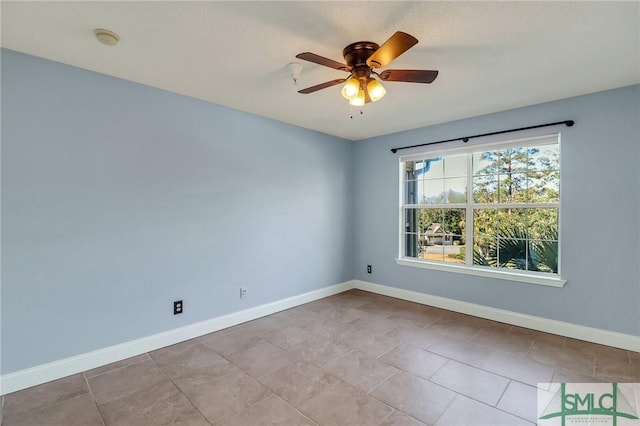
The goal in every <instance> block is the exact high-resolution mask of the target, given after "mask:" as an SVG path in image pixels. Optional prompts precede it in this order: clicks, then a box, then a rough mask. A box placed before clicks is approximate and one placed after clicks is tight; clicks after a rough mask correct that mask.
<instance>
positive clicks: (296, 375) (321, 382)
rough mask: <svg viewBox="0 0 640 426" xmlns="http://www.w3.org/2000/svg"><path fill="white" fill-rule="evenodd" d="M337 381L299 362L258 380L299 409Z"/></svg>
mask: <svg viewBox="0 0 640 426" xmlns="http://www.w3.org/2000/svg"><path fill="white" fill-rule="evenodd" d="M338 381H339V380H338V379H337V378H336V377H335V376H332V375H331V374H328V373H325V372H324V371H322V370H321V369H319V368H318V367H316V366H314V365H313V364H310V363H308V362H305V361H302V360H299V361H296V362H294V363H292V364H289V365H288V366H286V367H284V368H281V369H279V370H276V371H274V372H273V373H271V374H268V375H267V376H265V377H263V378H262V379H260V382H261V383H262V384H263V385H265V386H266V387H268V388H269V389H271V391H273V392H274V393H275V394H276V395H278V396H279V397H280V398H282V399H284V400H285V401H287V402H288V403H289V404H291V405H293V406H295V407H300V406H301V405H302V404H303V403H304V402H306V401H308V400H309V399H311V398H313V397H314V396H316V395H317V394H319V393H320V392H321V391H322V390H324V389H325V388H327V387H328V386H333V385H335V384H336V383H338Z"/></svg>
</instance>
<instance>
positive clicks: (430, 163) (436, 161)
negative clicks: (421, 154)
mask: <svg viewBox="0 0 640 426" xmlns="http://www.w3.org/2000/svg"><path fill="white" fill-rule="evenodd" d="M443 163H444V162H443V160H442V157H436V158H430V159H427V160H423V161H422V162H421V164H422V169H421V170H420V171H419V173H420V176H421V177H422V178H423V179H439V178H443V177H444V170H443Z"/></svg>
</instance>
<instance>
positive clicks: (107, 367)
mask: <svg viewBox="0 0 640 426" xmlns="http://www.w3.org/2000/svg"><path fill="white" fill-rule="evenodd" d="M148 359H149V355H147V354H142V355H138V356H134V357H131V358H127V359H123V360H122V361H118V362H113V363H111V364H107V365H103V366H102V367H98V368H94V369H92V370H88V371H85V372H84V375H85V376H86V377H92V376H97V375H98V374H102V373H106V372H108V371H111V370H115V369H118V368H122V367H126V366H127V365H131V364H137V363H138V362H142V361H147V360H148Z"/></svg>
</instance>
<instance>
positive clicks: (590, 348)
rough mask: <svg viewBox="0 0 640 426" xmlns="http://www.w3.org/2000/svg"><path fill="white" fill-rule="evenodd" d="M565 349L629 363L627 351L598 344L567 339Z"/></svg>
mask: <svg viewBox="0 0 640 426" xmlns="http://www.w3.org/2000/svg"><path fill="white" fill-rule="evenodd" d="M564 347H565V348H568V349H574V350H576V351H583V352H589V353H592V354H595V355H596V356H603V357H606V358H608V359H615V360H618V361H629V351H627V350H624V349H619V348H613V347H611V346H604V345H599V344H597V343H591V342H585V341H584V340H578V339H571V338H568V337H567V338H566V340H565V344H564Z"/></svg>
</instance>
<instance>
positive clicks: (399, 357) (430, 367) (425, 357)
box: [379, 343, 448, 379]
mask: <svg viewBox="0 0 640 426" xmlns="http://www.w3.org/2000/svg"><path fill="white" fill-rule="evenodd" d="M379 360H380V361H384V362H386V363H387V364H390V365H392V366H394V367H396V368H399V369H401V370H404V371H406V372H407V373H411V374H414V375H416V376H418V377H422V378H423V379H428V378H429V377H431V376H432V375H433V374H434V373H435V372H436V371H438V369H440V367H442V366H443V365H444V364H445V363H446V362H447V361H448V359H447V358H445V357H443V356H440V355H436V354H433V353H431V352H427V351H424V350H422V349H418V348H416V347H413V346H409V345H405V344H402V343H401V344H399V345H398V346H396V347H395V348H393V349H392V350H390V351H389V352H387V353H385V354H384V355H383V356H381V357H380V358H379Z"/></svg>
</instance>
